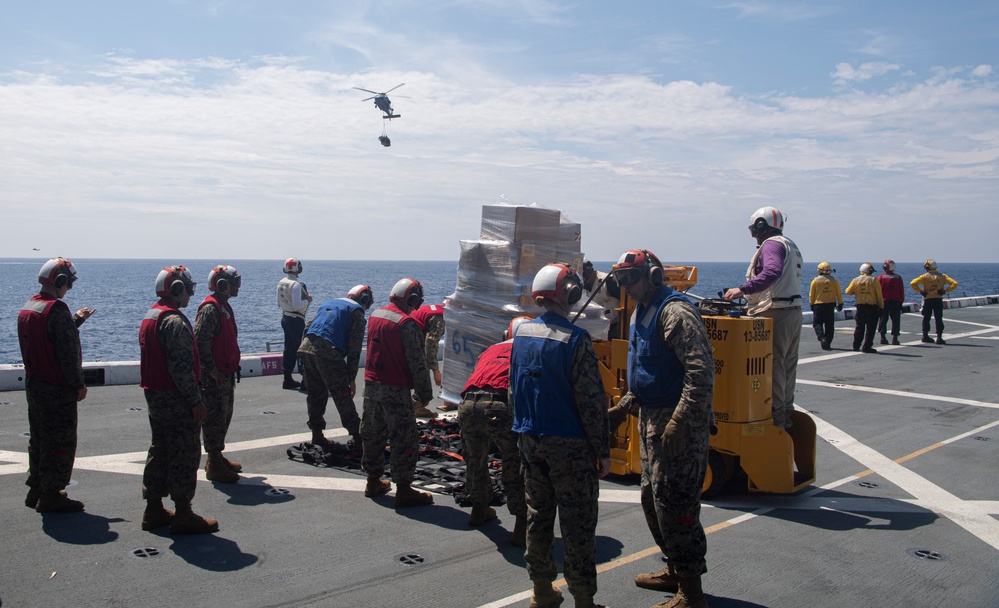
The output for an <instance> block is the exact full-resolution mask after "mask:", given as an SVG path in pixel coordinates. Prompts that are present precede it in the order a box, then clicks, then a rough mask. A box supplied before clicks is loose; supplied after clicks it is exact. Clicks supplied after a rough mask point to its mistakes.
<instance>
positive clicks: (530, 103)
mask: <svg viewBox="0 0 999 608" xmlns="http://www.w3.org/2000/svg"><path fill="white" fill-rule="evenodd" d="M57 67H58V66H57ZM898 69H899V68H898V66H895V65H894V64H861V65H860V66H857V67H851V66H849V65H845V64H844V65H842V66H837V72H836V74H837V75H838V77H839V78H842V79H843V80H844V82H857V81H863V80H869V79H873V76H875V75H878V76H882V77H887V76H889V75H890V74H892V73H894V72H896V71H897V70H898ZM67 71H68V70H60V69H47V70H46V72H45V73H34V74H32V73H30V72H25V71H23V70H22V71H20V72H18V73H10V74H3V75H0V124H4V125H5V131H4V142H5V145H4V147H2V148H0V163H3V166H4V167H5V172H4V175H3V176H0V198H2V199H3V200H4V201H5V202H6V204H5V208H6V209H7V211H5V218H6V219H5V221H6V222H8V223H7V224H6V225H7V226H8V230H9V232H10V234H11V238H10V239H8V241H7V242H6V243H5V244H4V245H0V255H4V254H5V253H6V255H17V252H18V251H20V250H21V249H18V247H20V246H21V245H20V243H21V241H22V240H25V239H29V240H30V238H31V237H32V235H37V234H39V231H45V230H48V229H49V228H51V229H52V230H53V231H54V232H53V234H54V235H58V236H59V237H60V238H62V239H64V241H65V242H66V243H67V244H69V243H72V244H73V246H72V247H68V248H67V251H66V255H76V256H77V257H120V256H122V255H133V256H137V257H169V256H176V255H178V254H177V249H178V247H180V246H181V245H180V243H179V241H178V238H177V235H179V234H183V235H184V239H183V241H184V244H183V248H184V255H185V256H186V257H212V256H218V255H225V256H227V257H229V258H232V259H241V258H262V257H275V258H281V257H282V256H283V257H287V256H286V252H285V249H286V247H287V241H288V238H289V235H293V236H292V238H296V239H297V240H298V241H299V242H300V249H301V252H300V255H302V256H305V257H310V258H313V259H343V258H352V257H357V256H358V255H361V253H362V252H363V254H364V255H366V256H370V257H372V258H373V259H405V258H408V257H413V256H417V257H420V258H424V259H450V258H451V257H453V255H454V252H455V249H456V241H457V240H459V239H464V238H474V237H475V235H476V234H477V233H478V232H477V225H478V206H479V205H481V204H483V203H491V202H493V201H494V200H495V199H496V197H497V196H498V195H499V194H500V193H506V194H507V196H508V197H509V198H510V199H511V200H513V201H517V202H532V201H537V202H539V203H542V204H546V205H548V206H553V207H561V208H563V209H565V210H566V212H567V213H568V214H569V215H570V217H572V218H573V220H574V221H577V222H583V224H584V226H590V227H592V228H591V230H590V231H588V232H587V233H586V234H587V235H589V236H588V237H584V239H587V242H586V246H587V247H588V248H589V249H590V250H589V251H588V252H587V253H588V254H590V255H592V256H593V257H594V258H595V259H610V258H612V257H613V256H615V255H616V254H617V253H619V252H620V251H621V250H624V249H627V248H628V247H631V246H633V245H634V242H645V243H649V245H650V246H654V245H655V244H656V243H658V242H663V241H668V242H669V247H668V250H670V251H672V252H678V251H683V252H685V254H684V259H688V260H712V259H720V260H731V259H741V258H742V257H745V251H744V249H746V247H745V246H746V243H742V242H740V241H738V240H736V241H730V240H727V238H726V239H722V238H715V237H717V236H718V235H720V234H725V229H723V226H724V225H726V219H725V218H731V217H738V218H740V219H739V221H738V222H737V223H738V226H739V228H740V230H741V229H743V228H744V226H743V225H742V224H743V222H742V217H743V216H744V215H746V214H748V213H749V212H750V211H751V210H752V208H756V207H758V206H760V204H762V202H763V201H771V202H778V203H787V204H792V203H791V202H794V201H801V202H800V203H799V202H794V203H793V206H792V208H790V209H785V211H786V212H788V213H792V214H793V216H794V217H795V218H796V219H795V221H796V225H795V231H796V233H797V234H798V235H800V236H801V237H804V238H806V239H809V240H815V242H820V243H831V241H830V240H829V237H828V236H827V234H828V233H830V232H835V227H836V226H837V225H839V224H843V225H847V224H849V223H850V222H851V221H852V220H851V218H852V217H854V216H853V215H851V214H850V210H851V208H853V207H854V206H855V205H856V206H858V207H857V208H858V209H863V208H864V205H863V204H862V202H863V201H868V202H869V203H873V202H875V201H885V200H897V199H898V198H899V197H908V200H917V199H918V200H920V201H927V200H930V201H932V200H947V201H949V202H948V205H949V206H951V207H953V208H955V209H960V208H961V207H962V206H964V205H967V206H970V207H978V206H980V205H982V204H984V203H983V202H984V201H991V200H993V198H994V196H993V193H994V188H995V183H996V180H997V179H999V111H997V109H996V108H999V91H997V90H996V85H995V83H994V82H992V81H990V80H989V79H987V78H984V76H986V75H987V74H984V71H983V70H981V69H977V68H976V70H971V72H972V73H975V72H976V71H977V72H978V74H977V76H978V77H977V78H974V79H964V78H961V77H960V74H962V73H963V74H967V73H968V70H967V69H966V68H965V69H964V70H963V71H961V72H959V73H954V72H953V71H951V70H944V69H941V70H938V71H936V72H934V73H933V74H932V75H930V76H929V77H926V78H924V79H923V81H921V82H919V81H914V79H912V78H905V79H904V80H902V81H899V82H888V83H885V86H882V87H880V89H879V90H872V91H857V90H852V89H851V90H842V91H839V92H833V93H830V94H829V95H826V96H815V97H804V96H796V95H787V94H771V95H766V96H746V95H742V94H739V93H738V92H737V91H736V90H734V89H733V88H732V87H731V86H727V85H724V84H721V83H713V82H705V83H697V82H693V81H686V80H677V81H670V82H657V81H655V80H653V79H652V78H649V77H646V76H641V75H627V74H616V75H592V74H590V75H585V74H584V75H576V76H571V77H566V78H563V79H560V80H557V81H553V82H549V83H545V84H533V85H532V84H527V85H523V84H517V83H513V82H508V81H504V80H500V79H498V78H493V79H492V80H487V81H483V82H482V83H479V84H478V86H476V87H469V86H468V85H467V83H466V82H465V81H462V80H459V79H455V78H454V77H450V76H447V75H442V74H438V73H428V72H421V71H401V72H394V71H377V70H372V71H367V72H364V73H359V72H356V71H337V70H330V69H316V68H309V67H304V66H303V65H302V63H301V62H299V61H298V60H296V58H294V57H282V56H267V57H259V58H255V59H251V60H245V61H235V60H226V59H217V58H210V57H209V58H203V59H196V60H190V61H184V60H178V59H159V60H139V59H133V58H130V57H124V56H109V57H107V58H105V59H104V60H103V62H102V65H100V66H98V67H96V68H94V69H92V70H90V72H89V74H80V73H73V74H71V75H64V73H65V72H67ZM398 82H406V87H405V89H402V90H400V92H403V91H404V92H405V93H406V94H407V95H408V96H409V98H408V99H404V98H401V97H400V98H398V99H396V98H393V102H394V106H395V108H396V110H397V111H398V112H399V113H400V114H402V116H403V117H402V118H401V119H398V120H394V121H391V122H387V121H384V120H383V119H382V118H381V113H380V112H378V111H377V110H376V109H375V108H374V107H372V105H371V102H364V103H362V102H361V95H360V94H359V93H358V92H357V91H353V90H352V89H351V87H352V86H364V85H368V87H366V88H371V87H376V86H378V85H377V84H376V83H386V84H388V85H389V86H391V85H394V84H396V83H398ZM383 128H384V129H386V130H387V133H388V135H389V136H390V137H391V138H392V142H393V145H392V147H390V148H383V147H382V146H380V145H379V144H378V142H377V141H376V138H377V136H378V135H379V134H381V132H382V129H383ZM779 206H780V205H779ZM830 206H833V207H835V208H836V210H837V212H836V213H834V214H830V213H826V212H821V211H820V209H822V208H825V209H828V208H829V207H830ZM951 207H949V208H951ZM813 208H814V209H815V210H814V211H813V210H812V209H813ZM636 209H640V210H641V212H642V218H643V221H641V222H637V223H635V224H629V223H628V222H627V221H626V220H627V217H630V216H631V214H633V213H634V210H636ZM920 209H921V207H920ZM927 213H929V212H924V211H921V210H913V211H911V212H908V213H907V214H905V215H906V217H904V218H895V219H893V220H892V221H895V222H902V221H904V222H908V223H907V224H899V226H900V229H899V233H900V234H901V235H904V234H907V233H908V230H907V229H905V228H902V227H901V226H904V225H908V226H910V227H911V226H914V225H919V223H920V222H923V221H934V222H946V221H948V220H947V219H946V218H944V219H939V218H938V216H937V214H932V215H926V214H927ZM622 214H623V215H622ZM954 215H960V214H959V213H955V214H954ZM49 218H57V219H56V220H54V221H50V219H49ZM612 219H613V223H614V225H615V226H616V227H618V228H620V229H618V228H615V229H614V230H603V229H602V228H601V227H606V226H608V222H610V221H611V220H612ZM886 221H887V220H886ZM46 222H48V223H46ZM986 224H988V222H979V223H976V224H975V225H972V226H961V227H957V226H955V227H953V229H954V230H958V231H962V234H964V235H965V237H966V238H963V239H961V241H962V243H963V242H964V241H969V242H970V241H972V240H974V237H975V234H976V232H978V231H984V228H982V226H984V225H986ZM991 225H994V222H992V223H991ZM677 226H686V228H684V229H682V230H680V229H677V228H675V227H677ZM47 227H48V228H47ZM912 229H913V230H915V228H912ZM414 232H415V233H416V234H418V235H420V236H419V237H418V238H416V241H418V242H419V243H420V245H419V247H418V251H413V250H412V246H411V244H412V243H413V242H414V236H413V235H414ZM739 234H740V235H742V232H741V231H740V232H739ZM597 235H599V236H600V238H597ZM708 235H714V236H710V237H709V236H708ZM900 238H902V237H900ZM978 243H979V245H980V246H979V248H978V249H977V250H974V251H977V253H969V254H967V257H964V258H963V259H974V256H993V258H994V257H995V256H996V255H999V252H997V251H996V246H995V245H994V244H993V245H985V244H984V243H994V239H986V238H984V234H983V238H982V239H981V240H979V241H978ZM25 244H26V242H25ZM30 246H32V245H28V247H29V248H30ZM830 246H831V245H830ZM953 246H954V247H963V245H962V244H961V243H955V244H954V245H953ZM7 247H9V248H10V249H6V248H7ZM967 250H968V251H969V252H972V251H973V249H972V248H971V247H970V245H969V246H968V249H967ZM671 255H673V254H671ZM919 255H921V254H919V253H914V256H915V257H919ZM674 257H675V256H674ZM898 257H900V258H902V259H907V258H905V257H903V256H901V255H899V256H898ZM915 257H914V258H913V259H915ZM950 257H951V258H952V259H962V258H961V254H954V255H951V256H950Z"/></svg>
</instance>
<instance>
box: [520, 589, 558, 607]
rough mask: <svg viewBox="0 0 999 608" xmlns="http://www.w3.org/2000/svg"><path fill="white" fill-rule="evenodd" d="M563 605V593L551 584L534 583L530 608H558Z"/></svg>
mask: <svg viewBox="0 0 999 608" xmlns="http://www.w3.org/2000/svg"><path fill="white" fill-rule="evenodd" d="M560 605H562V592H561V591H559V589H558V587H553V586H552V584H551V583H534V592H533V593H532V594H531V602H530V603H529V604H528V608H557V607H558V606H560Z"/></svg>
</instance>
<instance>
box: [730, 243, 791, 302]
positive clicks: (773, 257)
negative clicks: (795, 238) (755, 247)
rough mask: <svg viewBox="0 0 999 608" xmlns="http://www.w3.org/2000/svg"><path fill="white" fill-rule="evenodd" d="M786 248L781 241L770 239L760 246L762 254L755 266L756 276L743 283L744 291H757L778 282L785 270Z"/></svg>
mask: <svg viewBox="0 0 999 608" xmlns="http://www.w3.org/2000/svg"><path fill="white" fill-rule="evenodd" d="M785 252H786V250H785V249H784V245H783V244H781V242H780V241H777V240H774V239H770V240H767V241H764V242H763V245H762V246H760V255H759V257H757V258H756V266H754V267H753V272H754V273H755V274H756V276H755V277H753V278H752V279H749V280H748V281H746V282H745V283H743V284H742V287H740V289H742V293H757V292H759V291H763V290H764V289H766V288H767V287H770V286H771V285H773V284H774V283H776V282H777V279H779V278H780V275H781V273H783V272H784V254H785Z"/></svg>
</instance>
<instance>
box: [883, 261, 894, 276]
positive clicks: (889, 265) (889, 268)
mask: <svg viewBox="0 0 999 608" xmlns="http://www.w3.org/2000/svg"><path fill="white" fill-rule="evenodd" d="M881 267H882V268H884V270H885V272H888V273H892V272H895V260H885V263H884V264H882V265H881Z"/></svg>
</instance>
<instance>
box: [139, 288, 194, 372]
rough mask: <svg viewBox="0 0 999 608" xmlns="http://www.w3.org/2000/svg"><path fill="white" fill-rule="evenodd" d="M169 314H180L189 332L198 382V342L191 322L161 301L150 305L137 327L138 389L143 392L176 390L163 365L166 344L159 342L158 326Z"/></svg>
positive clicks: (165, 366) (167, 370)
mask: <svg viewBox="0 0 999 608" xmlns="http://www.w3.org/2000/svg"><path fill="white" fill-rule="evenodd" d="M169 315H180V317H181V318H182V319H184V323H186V324H187V328H188V329H189V330H190V331H191V342H192V344H193V347H194V377H195V379H196V380H197V381H198V382H201V359H200V358H199V357H198V341H197V340H195V339H194V329H192V328H191V322H190V321H189V320H188V319H187V317H186V316H184V313H182V312H180V309H178V308H177V307H176V306H172V305H170V304H166V303H165V301H164V300H160V301H159V302H157V303H155V304H153V306H152V308H150V309H149V312H147V313H146V316H145V317H143V318H142V323H141V324H139V353H140V356H139V386H141V387H142V388H144V389H152V390H159V391H176V390H177V385H176V384H174V382H173V378H172V377H171V376H170V370H169V369H168V368H167V362H166V344H163V343H162V342H161V341H160V335H159V329H160V323H162V322H163V319H165V318H166V317H167V316H169Z"/></svg>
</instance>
